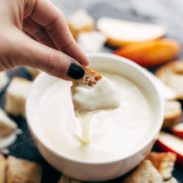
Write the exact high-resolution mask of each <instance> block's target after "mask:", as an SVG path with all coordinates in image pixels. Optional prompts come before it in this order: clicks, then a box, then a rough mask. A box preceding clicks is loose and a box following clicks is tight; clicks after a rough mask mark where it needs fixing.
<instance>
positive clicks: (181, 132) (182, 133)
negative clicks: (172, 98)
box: [172, 123, 183, 139]
mask: <svg viewBox="0 0 183 183" xmlns="http://www.w3.org/2000/svg"><path fill="white" fill-rule="evenodd" d="M172 132H173V133H174V134H175V135H176V136H177V137H179V138H181V139H183V123H180V124H177V125H175V126H174V127H173V129H172Z"/></svg>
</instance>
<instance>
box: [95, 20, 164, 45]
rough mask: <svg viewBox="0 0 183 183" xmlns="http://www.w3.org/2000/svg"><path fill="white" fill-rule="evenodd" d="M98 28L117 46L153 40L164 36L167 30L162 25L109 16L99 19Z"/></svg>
mask: <svg viewBox="0 0 183 183" xmlns="http://www.w3.org/2000/svg"><path fill="white" fill-rule="evenodd" d="M97 28H98V30H99V31H100V32H102V33H104V34H105V35H106V36H107V38H108V44H109V45H111V46H116V47H121V46H123V45H129V44H134V43H142V42H147V41H152V40H155V39H158V38H160V37H162V36H164V35H165V32H166V29H165V28H164V27H163V26H160V25H154V24H149V23H139V22H131V21H125V20H121V19H114V18H107V17H102V18H100V19H99V20H98V21H97Z"/></svg>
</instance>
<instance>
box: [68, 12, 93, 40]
mask: <svg viewBox="0 0 183 183" xmlns="http://www.w3.org/2000/svg"><path fill="white" fill-rule="evenodd" d="M68 24H69V28H70V31H71V33H72V35H73V37H74V38H77V36H78V34H79V33H81V32H89V31H92V30H93V29H94V20H93V18H92V17H91V16H90V15H88V13H87V12H86V11H85V10H82V9H81V10H78V11H76V12H75V13H74V14H73V15H72V16H71V17H70V18H69V19H68Z"/></svg>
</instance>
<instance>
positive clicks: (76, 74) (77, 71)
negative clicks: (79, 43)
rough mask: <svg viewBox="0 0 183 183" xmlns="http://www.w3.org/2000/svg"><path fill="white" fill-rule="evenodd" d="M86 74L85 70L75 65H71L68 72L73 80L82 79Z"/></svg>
mask: <svg viewBox="0 0 183 183" xmlns="http://www.w3.org/2000/svg"><path fill="white" fill-rule="evenodd" d="M84 74H85V71H84V69H83V68H82V67H81V66H79V65H77V64H75V63H71V64H70V66H69V69H68V71H67V75H68V76H69V77H71V78H73V79H81V78H82V77H83V76H84Z"/></svg>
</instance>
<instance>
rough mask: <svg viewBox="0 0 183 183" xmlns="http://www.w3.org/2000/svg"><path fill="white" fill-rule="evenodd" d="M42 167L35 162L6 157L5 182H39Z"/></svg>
mask: <svg viewBox="0 0 183 183" xmlns="http://www.w3.org/2000/svg"><path fill="white" fill-rule="evenodd" d="M41 176H42V169H41V167H40V165H38V164H37V163H34V162H31V161H28V160H22V159H18V158H15V157H12V156H10V157H8V160H7V183H28V182H30V183H40V182H41Z"/></svg>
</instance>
